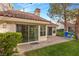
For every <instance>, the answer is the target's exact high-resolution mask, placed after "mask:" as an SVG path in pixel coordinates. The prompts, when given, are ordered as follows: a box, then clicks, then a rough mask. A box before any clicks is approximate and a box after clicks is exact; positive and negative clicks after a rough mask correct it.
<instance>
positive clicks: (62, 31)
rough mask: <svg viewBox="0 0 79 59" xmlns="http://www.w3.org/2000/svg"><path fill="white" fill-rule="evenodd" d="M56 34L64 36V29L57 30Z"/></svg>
mask: <svg viewBox="0 0 79 59" xmlns="http://www.w3.org/2000/svg"><path fill="white" fill-rule="evenodd" d="M56 36H61V37H64V30H63V29H59V30H57V33H56Z"/></svg>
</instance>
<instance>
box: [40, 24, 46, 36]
mask: <svg viewBox="0 0 79 59" xmlns="http://www.w3.org/2000/svg"><path fill="white" fill-rule="evenodd" d="M45 35H46V26H40V36H45Z"/></svg>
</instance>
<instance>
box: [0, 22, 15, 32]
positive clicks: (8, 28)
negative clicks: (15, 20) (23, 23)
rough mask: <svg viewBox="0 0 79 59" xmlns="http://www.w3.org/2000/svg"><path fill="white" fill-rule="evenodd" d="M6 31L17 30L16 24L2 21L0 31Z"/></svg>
mask: <svg viewBox="0 0 79 59" xmlns="http://www.w3.org/2000/svg"><path fill="white" fill-rule="evenodd" d="M4 26H5V27H4ZM5 32H16V24H9V23H0V33H5Z"/></svg>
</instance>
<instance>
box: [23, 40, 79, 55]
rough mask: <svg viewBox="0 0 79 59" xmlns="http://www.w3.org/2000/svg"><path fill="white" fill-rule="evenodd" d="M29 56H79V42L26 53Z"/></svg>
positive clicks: (70, 42)
mask: <svg viewBox="0 0 79 59" xmlns="http://www.w3.org/2000/svg"><path fill="white" fill-rule="evenodd" d="M24 54H25V55H27V56H79V41H78V42H77V41H75V40H72V41H68V42H64V43H60V44H56V45H51V46H48V47H44V48H41V49H37V50H33V51H29V52H25V53H24Z"/></svg>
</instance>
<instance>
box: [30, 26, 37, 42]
mask: <svg viewBox="0 0 79 59" xmlns="http://www.w3.org/2000/svg"><path fill="white" fill-rule="evenodd" d="M37 39H38V28H37V26H34V25H30V26H29V41H36V40H37Z"/></svg>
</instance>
